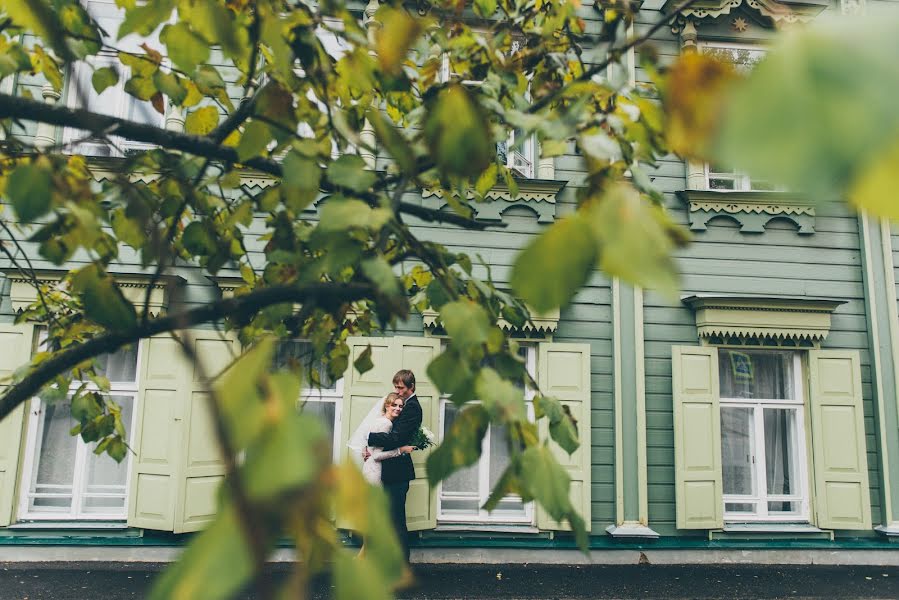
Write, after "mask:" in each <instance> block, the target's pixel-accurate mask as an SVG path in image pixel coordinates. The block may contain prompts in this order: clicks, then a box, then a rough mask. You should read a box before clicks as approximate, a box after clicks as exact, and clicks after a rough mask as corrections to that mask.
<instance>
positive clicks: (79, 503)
mask: <svg viewBox="0 0 899 600" xmlns="http://www.w3.org/2000/svg"><path fill="white" fill-rule="evenodd" d="M44 335H45V334H44ZM144 351H145V350H144V344H142V343H140V342H138V346H137V357H136V361H137V365H136V370H135V375H134V381H110V382H109V383H110V389H109V392H108V393H107V394H104V395H108V396H130V397H131V398H132V405H131V406H132V409H131V423H130V425H126V427H128V432H129V436H133V435H134V432H135V431H136V430H137V419H138V414H139V413H140V405H139V398H140V394H139V389H140V365H141V360H142V357H143V352H144ZM84 384H86V388H87V389H88V390H90V391H99V389H98V388H97V386H96V384H94V383H93V382H91V381H87V382H84V381H72V382H71V384H70V385H69V392H70V393H71V392H74V391H75V390H77V389H78V388H79V387H81V386H82V385H84ZM43 407H44V401H43V400H41V399H40V398H37V397H34V398H31V400H30V402H29V405H28V410H29V413H28V416H29V418H28V427H27V431H26V443H25V457H24V461H23V464H22V478H21V482H22V489H21V491H20V492H21V493H20V494H19V510H18V515H17V516H18V519H19V520H22V521H105V522H124V521H126V520H127V518H128V493H129V491H130V489H131V470H132V461H131V455H132V454H133V451H132V449H131V448H128V451H127V452H126V453H125V458H124V460H125V461H126V462H127V464H126V467H125V468H126V469H127V471H126V475H125V492H124V502H123V503H122V509H121V510H120V511H116V512H108V513H100V512H89V513H85V512H84V511H83V502H84V499H85V498H87V497H88V496H90V497H100V498H104V497H118V496H119V495H120V494H117V493H115V494H112V493H109V494H100V493H92V494H87V492H86V491H85V487H86V480H87V466H88V459H89V458H90V455H89V454H93V450H92V449H91V448H90V447H89V446H91V445H92V444H93V442H91V444H88V443H86V442H85V441H84V440H82V439H81V436H80V435H78V436H73V437H76V438H77V441H76V445H75V464H74V468H73V471H74V476H73V478H72V494H71V495H72V505H71V506H70V507H69V509H68V511H67V512H66V511H63V510H46V509H45V510H32V509H31V508H30V506H31V500H32V498H34V497H51V496H53V495H54V494H52V493H40V494H38V493H34V492H32V490H33V489H34V488H35V486H36V483H37V474H38V473H37V469H36V468H35V467H36V466H37V457H38V455H39V454H40V450H41V444H43V441H44V440H43V439H42V435H41V430H40V425H41V423H42V419H41V416H42V415H43ZM73 423H74V421H73ZM123 425H125V424H124V423H123ZM125 441H126V443H127V442H129V441H130V440H127V439H126V440H125ZM56 495H61V494H56Z"/></svg>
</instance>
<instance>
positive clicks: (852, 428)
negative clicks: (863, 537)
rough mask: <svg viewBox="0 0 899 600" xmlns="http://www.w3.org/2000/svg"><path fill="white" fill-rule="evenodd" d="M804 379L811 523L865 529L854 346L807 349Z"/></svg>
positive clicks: (867, 507) (867, 511) (866, 500)
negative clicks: (812, 509)
mask: <svg viewBox="0 0 899 600" xmlns="http://www.w3.org/2000/svg"><path fill="white" fill-rule="evenodd" d="M809 384H810V385H809V395H810V405H811V423H812V448H813V453H814V463H815V466H814V473H815V507H816V512H817V525H818V527H822V528H825V529H871V500H870V492H869V488H868V461H867V456H866V449H865V423H864V417H865V414H864V409H863V407H862V377H861V368H860V365H859V354H858V352H857V351H855V350H811V351H809Z"/></svg>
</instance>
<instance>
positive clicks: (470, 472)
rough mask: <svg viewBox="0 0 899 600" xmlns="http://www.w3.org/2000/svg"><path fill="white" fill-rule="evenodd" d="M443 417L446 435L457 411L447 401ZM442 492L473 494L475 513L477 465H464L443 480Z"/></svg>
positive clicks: (445, 505)
mask: <svg viewBox="0 0 899 600" xmlns="http://www.w3.org/2000/svg"><path fill="white" fill-rule="evenodd" d="M444 410H445V412H444V419H443V435H444V436H445V435H446V432H447V431H449V430H450V428H451V427H452V426H453V422H454V421H455V420H456V414H457V412H458V410H459V409H458V408H456V407H455V406H454V405H452V404H449V403H447V404H446V405H445V409H444ZM443 492H444V493H446V492H450V493H455V494H458V493H469V494H475V501H474V508H475V513H477V508H478V506H477V503H478V501H477V493H478V465H477V463H475V464H474V465H472V466H470V467H465V468H464V469H460V470H458V471H456V472H455V473H453V474H452V475H450V476H449V477H447V478H446V479H444V480H443ZM443 506H444V507H447V503H446V502H445V501H444V502H443Z"/></svg>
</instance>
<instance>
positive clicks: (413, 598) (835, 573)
mask: <svg viewBox="0 0 899 600" xmlns="http://www.w3.org/2000/svg"><path fill="white" fill-rule="evenodd" d="M162 568H164V565H159V564H147V563H95V562H94V563H0V600H38V599H47V600H87V599H94V598H96V599H102V600H119V599H126V598H127V599H134V598H144V597H146V594H147V592H148V591H149V589H150V586H151V585H152V581H153V578H154V577H155V576H156V574H157V573H158V572H159V571H160V569H162ZM287 568H289V567H288V566H286V565H274V566H273V567H272V569H271V572H270V573H269V574H268V577H270V578H271V579H272V580H273V581H278V580H281V579H282V578H283V577H285V575H286V572H287ZM415 573H416V577H417V584H416V586H415V587H414V588H413V589H411V590H407V591H403V592H399V593H398V598H401V599H404V600H405V599H408V600H417V599H441V600H442V599H460V600H461V599H480V598H503V599H510V600H511V599H521V600H524V599H528V600H536V599H541V600H549V599H559V600H563V599H566V600H567V599H571V600H574V599H585V598H596V599H605V598H609V599H611V598H617V599H636V598H665V599H669V598H674V599H680V598H690V599H712V598H715V599H719V598H720V599H724V598H727V599H734V598H747V599H748V598H771V599H773V598H789V599H794V600H795V599H808V598H827V599H842V598H846V599H850V598H851V599H859V600H861V599H883V600H886V599H889V600H894V599H897V598H899V567H865V566H792V565H791V566H770V565H615V566H598V565H591V566H559V565H520V564H519V565H446V564H440V565H416V566H415ZM330 595H331V594H330V582H329V581H321V582H319V583H318V584H317V585H316V586H315V589H314V590H313V593H312V597H313V598H315V599H316V600H319V599H320V600H326V599H328V598H330ZM254 597H255V595H254V594H253V593H252V591H247V592H246V593H244V594H242V595H241V596H240V598H241V600H243V599H247V600H250V599H253V598H254ZM196 600H202V598H197V599H196Z"/></svg>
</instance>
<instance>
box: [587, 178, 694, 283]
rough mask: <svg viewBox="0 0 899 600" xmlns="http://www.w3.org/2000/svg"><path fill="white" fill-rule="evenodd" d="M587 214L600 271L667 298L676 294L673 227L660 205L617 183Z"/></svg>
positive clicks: (674, 227)
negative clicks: (593, 236) (597, 247)
mask: <svg viewBox="0 0 899 600" xmlns="http://www.w3.org/2000/svg"><path fill="white" fill-rule="evenodd" d="M589 214H590V217H591V222H592V225H593V230H594V232H595V235H596V237H597V238H598V239H599V243H600V260H599V266H600V267H601V268H602V270H603V271H605V272H606V273H608V274H609V275H612V276H614V277H620V278H621V279H623V280H624V281H627V282H629V283H632V284H634V285H638V286H640V287H644V288H653V289H656V290H658V291H659V292H661V293H663V294H665V295H667V296H668V297H669V298H675V297H676V296H677V293H678V290H679V288H680V282H679V278H678V274H677V267H676V266H675V264H674V258H673V257H672V256H671V252H672V250H673V249H674V239H678V238H677V234H675V229H676V228H677V226H676V225H675V224H674V223H673V222H672V221H671V220H670V218H669V217H668V215H667V214H666V213H665V211H664V209H663V208H661V207H659V206H656V205H654V204H650V202H649V201H648V200H647V199H645V198H643V197H641V196H640V194H639V192H637V191H636V190H635V189H634V188H632V187H631V186H630V185H628V184H624V183H620V184H616V185H613V186H611V187H609V188H608V189H607V190H606V192H605V194H603V197H602V198H601V199H599V200H598V201H596V202H594V203H593V204H592V207H591V209H590V212H589Z"/></svg>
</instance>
